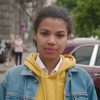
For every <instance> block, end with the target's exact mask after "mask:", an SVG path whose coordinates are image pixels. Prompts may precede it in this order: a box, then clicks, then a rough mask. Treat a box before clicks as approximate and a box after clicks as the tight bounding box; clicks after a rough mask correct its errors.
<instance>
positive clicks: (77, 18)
mask: <svg viewBox="0 0 100 100" xmlns="http://www.w3.org/2000/svg"><path fill="white" fill-rule="evenodd" d="M57 4H58V5H59V4H60V5H62V6H65V7H67V8H68V9H69V11H70V14H71V16H72V18H73V21H74V22H75V23H74V25H75V29H76V30H75V33H77V35H78V36H91V35H92V36H94V35H95V36H96V35H98V33H100V28H99V26H100V7H99V6H100V0H57ZM96 30H98V31H96ZM94 31H95V32H94ZM94 33H95V34H94Z"/></svg>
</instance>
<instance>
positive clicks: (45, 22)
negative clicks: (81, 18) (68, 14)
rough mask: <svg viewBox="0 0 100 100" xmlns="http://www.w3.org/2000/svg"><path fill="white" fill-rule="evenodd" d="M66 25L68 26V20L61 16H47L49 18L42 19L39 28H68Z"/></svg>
mask: <svg viewBox="0 0 100 100" xmlns="http://www.w3.org/2000/svg"><path fill="white" fill-rule="evenodd" d="M66 26H67V24H66V22H65V21H64V20H63V19H61V18H52V17H47V18H44V19H42V21H41V22H40V24H39V27H38V28H40V27H45V28H47V27H52V28H53V27H55V28H56V27H57V28H60V27H61V28H66Z"/></svg>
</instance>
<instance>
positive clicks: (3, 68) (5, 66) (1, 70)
mask: <svg viewBox="0 0 100 100" xmlns="http://www.w3.org/2000/svg"><path fill="white" fill-rule="evenodd" d="M32 52H36V49H35V48H34V47H32V48H28V50H27V51H24V53H23V59H22V63H23V61H24V60H25V59H26V58H27V56H28V55H29V54H30V53H32ZM14 66H15V62H14V60H12V61H7V62H5V63H3V64H0V73H4V72H6V71H7V70H8V69H9V68H10V67H14Z"/></svg>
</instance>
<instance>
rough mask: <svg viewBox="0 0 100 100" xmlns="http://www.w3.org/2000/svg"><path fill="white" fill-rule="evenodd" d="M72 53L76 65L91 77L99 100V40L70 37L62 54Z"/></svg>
mask: <svg viewBox="0 0 100 100" xmlns="http://www.w3.org/2000/svg"><path fill="white" fill-rule="evenodd" d="M69 53H70V54H72V55H73V56H74V57H75V58H76V65H77V66H79V67H82V68H84V69H85V70H87V72H88V73H89V74H90V75H91V77H92V78H93V81H94V84H95V88H96V91H97V95H98V98H99V100H100V40H96V39H87V38H82V39H72V40H69V41H68V42H67V44H66V47H65V50H64V52H63V54H69Z"/></svg>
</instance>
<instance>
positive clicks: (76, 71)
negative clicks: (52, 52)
mask: <svg viewBox="0 0 100 100" xmlns="http://www.w3.org/2000/svg"><path fill="white" fill-rule="evenodd" d="M70 72H71V74H72V77H73V78H76V77H77V78H76V79H77V80H80V81H83V82H87V84H89V83H93V80H92V77H91V76H90V74H89V73H88V72H87V71H86V70H85V69H83V68H81V67H78V66H76V65H75V66H74V67H73V68H72V69H70Z"/></svg>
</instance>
